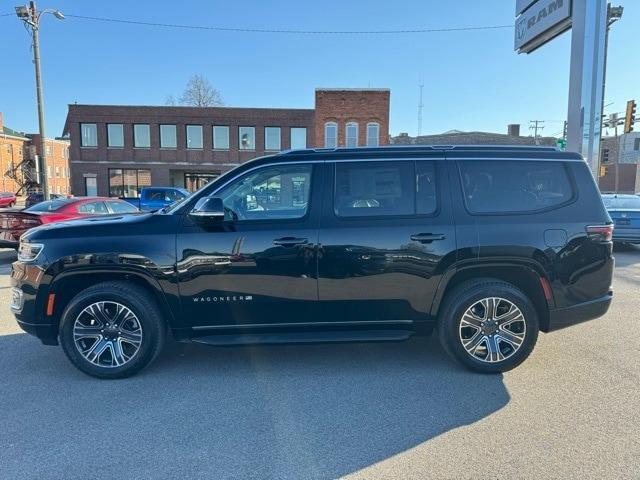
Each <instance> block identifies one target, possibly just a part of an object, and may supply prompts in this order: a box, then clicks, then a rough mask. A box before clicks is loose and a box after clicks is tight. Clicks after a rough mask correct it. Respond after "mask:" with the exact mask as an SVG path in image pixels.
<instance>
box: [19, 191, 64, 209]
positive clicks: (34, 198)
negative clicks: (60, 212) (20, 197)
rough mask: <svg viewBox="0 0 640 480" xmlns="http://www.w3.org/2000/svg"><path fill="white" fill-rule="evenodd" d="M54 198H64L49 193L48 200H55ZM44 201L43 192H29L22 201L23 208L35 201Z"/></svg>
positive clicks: (33, 203) (35, 202)
mask: <svg viewBox="0 0 640 480" xmlns="http://www.w3.org/2000/svg"><path fill="white" fill-rule="evenodd" d="M56 198H65V197H64V196H63V195H58V194H55V193H50V194H49V199H50V200H55V199H56ZM43 201H44V194H42V193H30V194H29V195H27V198H26V199H25V201H24V206H25V208H29V207H31V206H33V205H35V204H37V203H40V202H43Z"/></svg>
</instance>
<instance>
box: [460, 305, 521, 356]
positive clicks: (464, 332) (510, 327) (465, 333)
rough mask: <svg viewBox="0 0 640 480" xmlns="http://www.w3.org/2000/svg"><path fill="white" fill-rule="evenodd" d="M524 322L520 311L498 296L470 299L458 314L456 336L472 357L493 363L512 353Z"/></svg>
mask: <svg viewBox="0 0 640 480" xmlns="http://www.w3.org/2000/svg"><path fill="white" fill-rule="evenodd" d="M526 330H527V322H526V319H525V317H524V315H523V313H522V311H521V310H520V309H519V308H518V307H517V306H516V305H515V304H514V303H513V302H511V301H509V300H507V299H506V298H501V297H487V298H483V299H481V300H478V301H477V302H474V303H473V304H472V305H471V306H470V307H469V308H467V310H466V311H465V312H464V314H463V315H462V318H461V319H460V326H459V339H460V342H461V343H462V346H463V347H464V349H465V351H466V352H467V354H469V355H471V357H473V358H474V359H475V360H479V361H481V362H486V363H497V362H502V361H504V360H507V359H508V358H510V357H512V356H513V355H514V354H515V353H516V352H517V351H518V350H520V348H521V347H522V345H523V343H524V339H525V336H526Z"/></svg>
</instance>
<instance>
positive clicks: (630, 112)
mask: <svg viewBox="0 0 640 480" xmlns="http://www.w3.org/2000/svg"><path fill="white" fill-rule="evenodd" d="M635 121H636V101H635V100H629V101H628V102H627V113H626V114H625V116H624V133H630V132H631V131H632V130H633V124H634V123H635Z"/></svg>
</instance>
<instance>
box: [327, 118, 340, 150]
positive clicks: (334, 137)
mask: <svg viewBox="0 0 640 480" xmlns="http://www.w3.org/2000/svg"><path fill="white" fill-rule="evenodd" d="M324 146H325V147H326V148H336V147H337V146H338V124H337V123H336V122H327V123H325V124H324Z"/></svg>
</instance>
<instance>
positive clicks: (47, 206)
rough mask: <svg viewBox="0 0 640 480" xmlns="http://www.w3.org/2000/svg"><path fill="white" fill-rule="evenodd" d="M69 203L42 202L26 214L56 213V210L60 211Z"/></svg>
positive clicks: (60, 201) (57, 201)
mask: <svg viewBox="0 0 640 480" xmlns="http://www.w3.org/2000/svg"><path fill="white" fill-rule="evenodd" d="M36 201H37V199H36ZM67 203H69V202H65V201H64V200H47V201H46V202H40V203H38V204H37V205H34V206H33V207H29V208H27V209H26V210H25V212H55V211H56V210H60V209H61V208H62V207H64V206H65V205H66V204H67Z"/></svg>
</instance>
